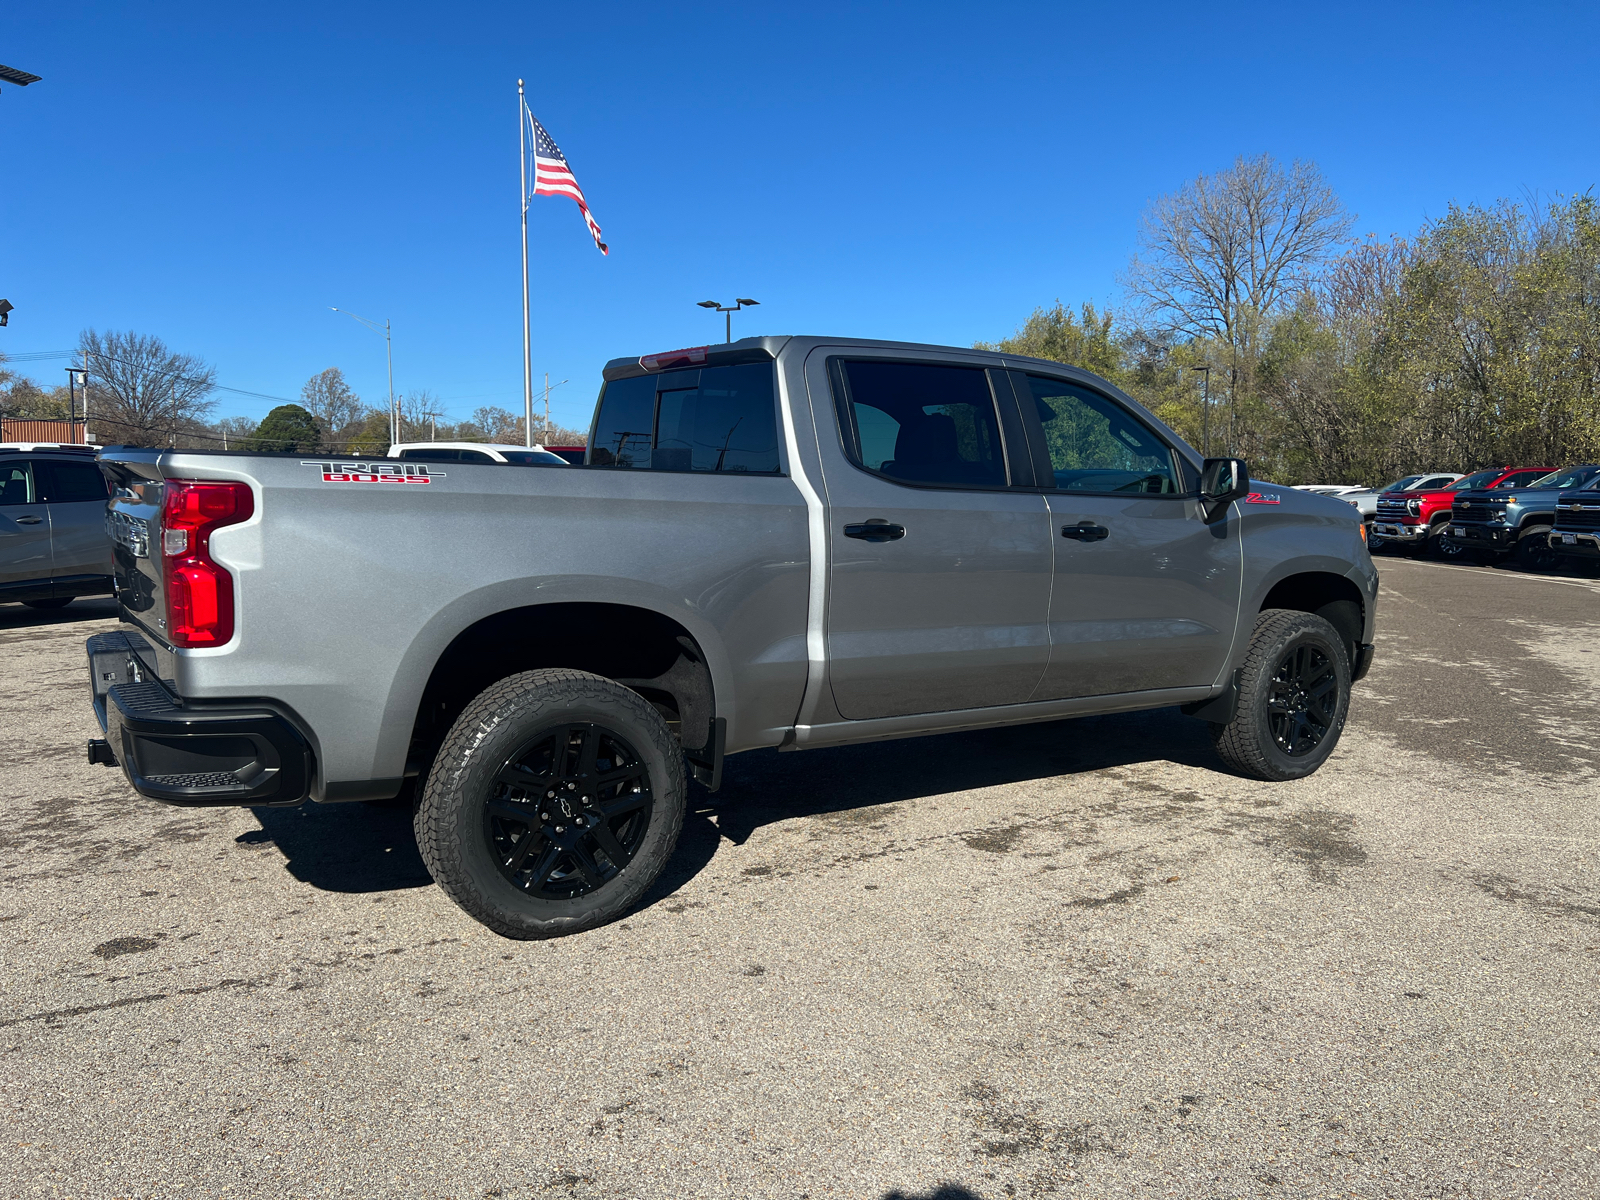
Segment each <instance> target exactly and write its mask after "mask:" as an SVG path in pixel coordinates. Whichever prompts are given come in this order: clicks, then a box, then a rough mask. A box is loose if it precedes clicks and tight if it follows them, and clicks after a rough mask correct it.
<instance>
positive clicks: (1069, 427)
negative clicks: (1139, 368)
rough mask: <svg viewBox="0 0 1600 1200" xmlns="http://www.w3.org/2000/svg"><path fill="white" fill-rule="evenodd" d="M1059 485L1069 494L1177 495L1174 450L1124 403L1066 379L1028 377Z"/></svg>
mask: <svg viewBox="0 0 1600 1200" xmlns="http://www.w3.org/2000/svg"><path fill="white" fill-rule="evenodd" d="M1028 389H1029V391H1030V392H1031V393H1032V396H1033V403H1034V407H1035V409H1036V411H1037V412H1038V414H1039V423H1040V424H1041V425H1042V426H1043V427H1044V441H1045V447H1046V448H1047V449H1048V450H1049V452H1050V469H1051V471H1052V473H1053V475H1054V477H1055V478H1054V482H1055V486H1056V487H1058V488H1060V489H1061V490H1062V491H1069V492H1099V493H1114V494H1123V493H1137V494H1144V495H1157V496H1171V495H1176V494H1177V493H1178V492H1179V491H1180V490H1181V489H1180V487H1179V485H1178V473H1177V468H1176V466H1175V465H1174V463H1173V461H1172V448H1171V447H1170V446H1168V445H1167V444H1166V443H1165V442H1163V441H1162V440H1161V439H1160V438H1158V437H1157V436H1156V435H1155V433H1154V432H1152V431H1151V429H1150V428H1149V427H1148V426H1146V425H1145V424H1144V422H1142V421H1140V420H1137V419H1136V418H1135V417H1134V416H1133V415H1132V414H1131V413H1129V412H1128V411H1127V410H1126V409H1124V408H1123V407H1122V406H1121V405H1120V404H1116V403H1114V402H1113V401H1111V400H1109V399H1107V398H1106V397H1105V396H1102V395H1100V394H1099V393H1097V392H1093V391H1091V390H1089V389H1088V388H1086V387H1080V386H1079V385H1077V384H1075V383H1068V382H1067V381H1066V380H1064V379H1050V378H1047V377H1045V376H1042V375H1029V376H1028Z"/></svg>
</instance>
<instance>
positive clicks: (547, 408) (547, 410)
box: [528, 371, 572, 446]
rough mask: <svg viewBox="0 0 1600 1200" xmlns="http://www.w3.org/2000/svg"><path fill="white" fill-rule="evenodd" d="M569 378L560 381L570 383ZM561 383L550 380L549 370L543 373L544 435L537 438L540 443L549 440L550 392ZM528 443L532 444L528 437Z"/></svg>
mask: <svg viewBox="0 0 1600 1200" xmlns="http://www.w3.org/2000/svg"><path fill="white" fill-rule="evenodd" d="M571 382H572V380H570V379H563V380H562V381H561V383H571ZM561 383H551V382H550V372H549V371H546V372H545V373H544V436H542V437H541V438H540V439H539V443H540V445H543V444H544V443H545V442H547V441H549V440H550V393H551V392H552V391H553V390H555V389H556V388H558V387H560V386H561ZM528 445H530V446H531V445H533V439H532V438H531V437H530V438H529V439H528Z"/></svg>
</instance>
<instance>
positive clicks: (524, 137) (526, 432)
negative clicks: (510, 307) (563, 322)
mask: <svg viewBox="0 0 1600 1200" xmlns="http://www.w3.org/2000/svg"><path fill="white" fill-rule="evenodd" d="M527 111H528V102H527V100H526V99H524V97H523V92H522V80H520V79H519V80H517V142H518V145H519V146H520V149H521V163H522V413H523V425H522V431H523V445H525V446H531V445H533V326H532V324H531V322H530V320H529V316H528V120H527Z"/></svg>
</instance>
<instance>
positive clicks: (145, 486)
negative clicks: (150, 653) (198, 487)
mask: <svg viewBox="0 0 1600 1200" xmlns="http://www.w3.org/2000/svg"><path fill="white" fill-rule="evenodd" d="M157 457H158V452H156V451H153V450H152V451H119V452H118V454H117V457H116V458H105V457H101V459H100V460H99V463H100V469H101V470H102V471H103V472H105V474H106V477H107V478H108V479H110V480H111V499H110V500H108V501H107V502H106V533H107V534H108V535H109V536H110V538H111V543H112V573H113V577H114V579H115V582H116V590H117V602H118V603H119V604H120V605H121V608H122V619H123V620H125V621H130V622H132V623H133V624H135V625H137V626H138V627H139V628H140V629H142V630H144V632H145V633H146V634H148V635H149V636H150V637H151V638H152V639H154V640H155V641H157V642H159V643H160V644H161V645H162V646H167V645H168V641H167V637H166V611H167V609H166V596H165V594H164V591H163V589H164V587H165V580H164V579H163V578H162V571H161V545H160V542H161V500H162V496H163V494H164V492H165V486H164V483H163V480H162V477H161V471H160V469H159V468H158V467H157V465H156V464H157ZM141 657H142V656H141ZM149 665H150V666H151V667H152V668H154V666H155V664H154V663H151V664H149Z"/></svg>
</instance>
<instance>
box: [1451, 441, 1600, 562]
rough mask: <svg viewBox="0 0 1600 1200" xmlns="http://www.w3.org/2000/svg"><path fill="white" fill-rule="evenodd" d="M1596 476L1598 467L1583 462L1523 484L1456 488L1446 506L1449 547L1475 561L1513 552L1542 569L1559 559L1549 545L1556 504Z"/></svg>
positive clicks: (1524, 560)
mask: <svg viewBox="0 0 1600 1200" xmlns="http://www.w3.org/2000/svg"><path fill="white" fill-rule="evenodd" d="M1596 478H1600V466H1596V465H1593V464H1586V465H1583V466H1577V467H1569V468H1567V469H1566V470H1564V471H1556V472H1553V473H1552V474H1549V475H1545V476H1543V477H1542V478H1539V479H1536V480H1534V481H1533V482H1532V483H1531V484H1529V485H1528V486H1526V487H1518V488H1498V489H1492V490H1491V489H1484V490H1476V489H1475V490H1473V491H1466V492H1459V493H1457V495H1456V498H1455V500H1454V501H1453V502H1452V503H1451V505H1450V533H1449V538H1450V542H1451V544H1452V545H1455V546H1458V547H1460V548H1461V549H1463V550H1468V551H1470V552H1472V553H1473V554H1474V555H1475V556H1477V557H1478V558H1480V560H1485V561H1486V560H1487V559H1488V558H1490V557H1494V558H1498V557H1501V556H1503V555H1506V554H1515V555H1516V557H1517V562H1518V563H1519V564H1520V565H1521V566H1524V567H1527V568H1528V569H1530V570H1540V571H1542V570H1548V569H1549V568H1551V567H1553V566H1555V565H1556V564H1557V562H1558V561H1559V560H1558V559H1557V557H1556V553H1555V551H1554V550H1553V549H1552V548H1551V546H1550V530H1551V527H1552V526H1553V525H1554V524H1555V517H1556V502H1557V500H1558V499H1559V498H1560V496H1561V493H1562V492H1564V491H1574V490H1576V489H1578V488H1581V487H1584V486H1585V485H1587V484H1589V483H1590V482H1592V481H1593V480H1595V479H1596Z"/></svg>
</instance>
